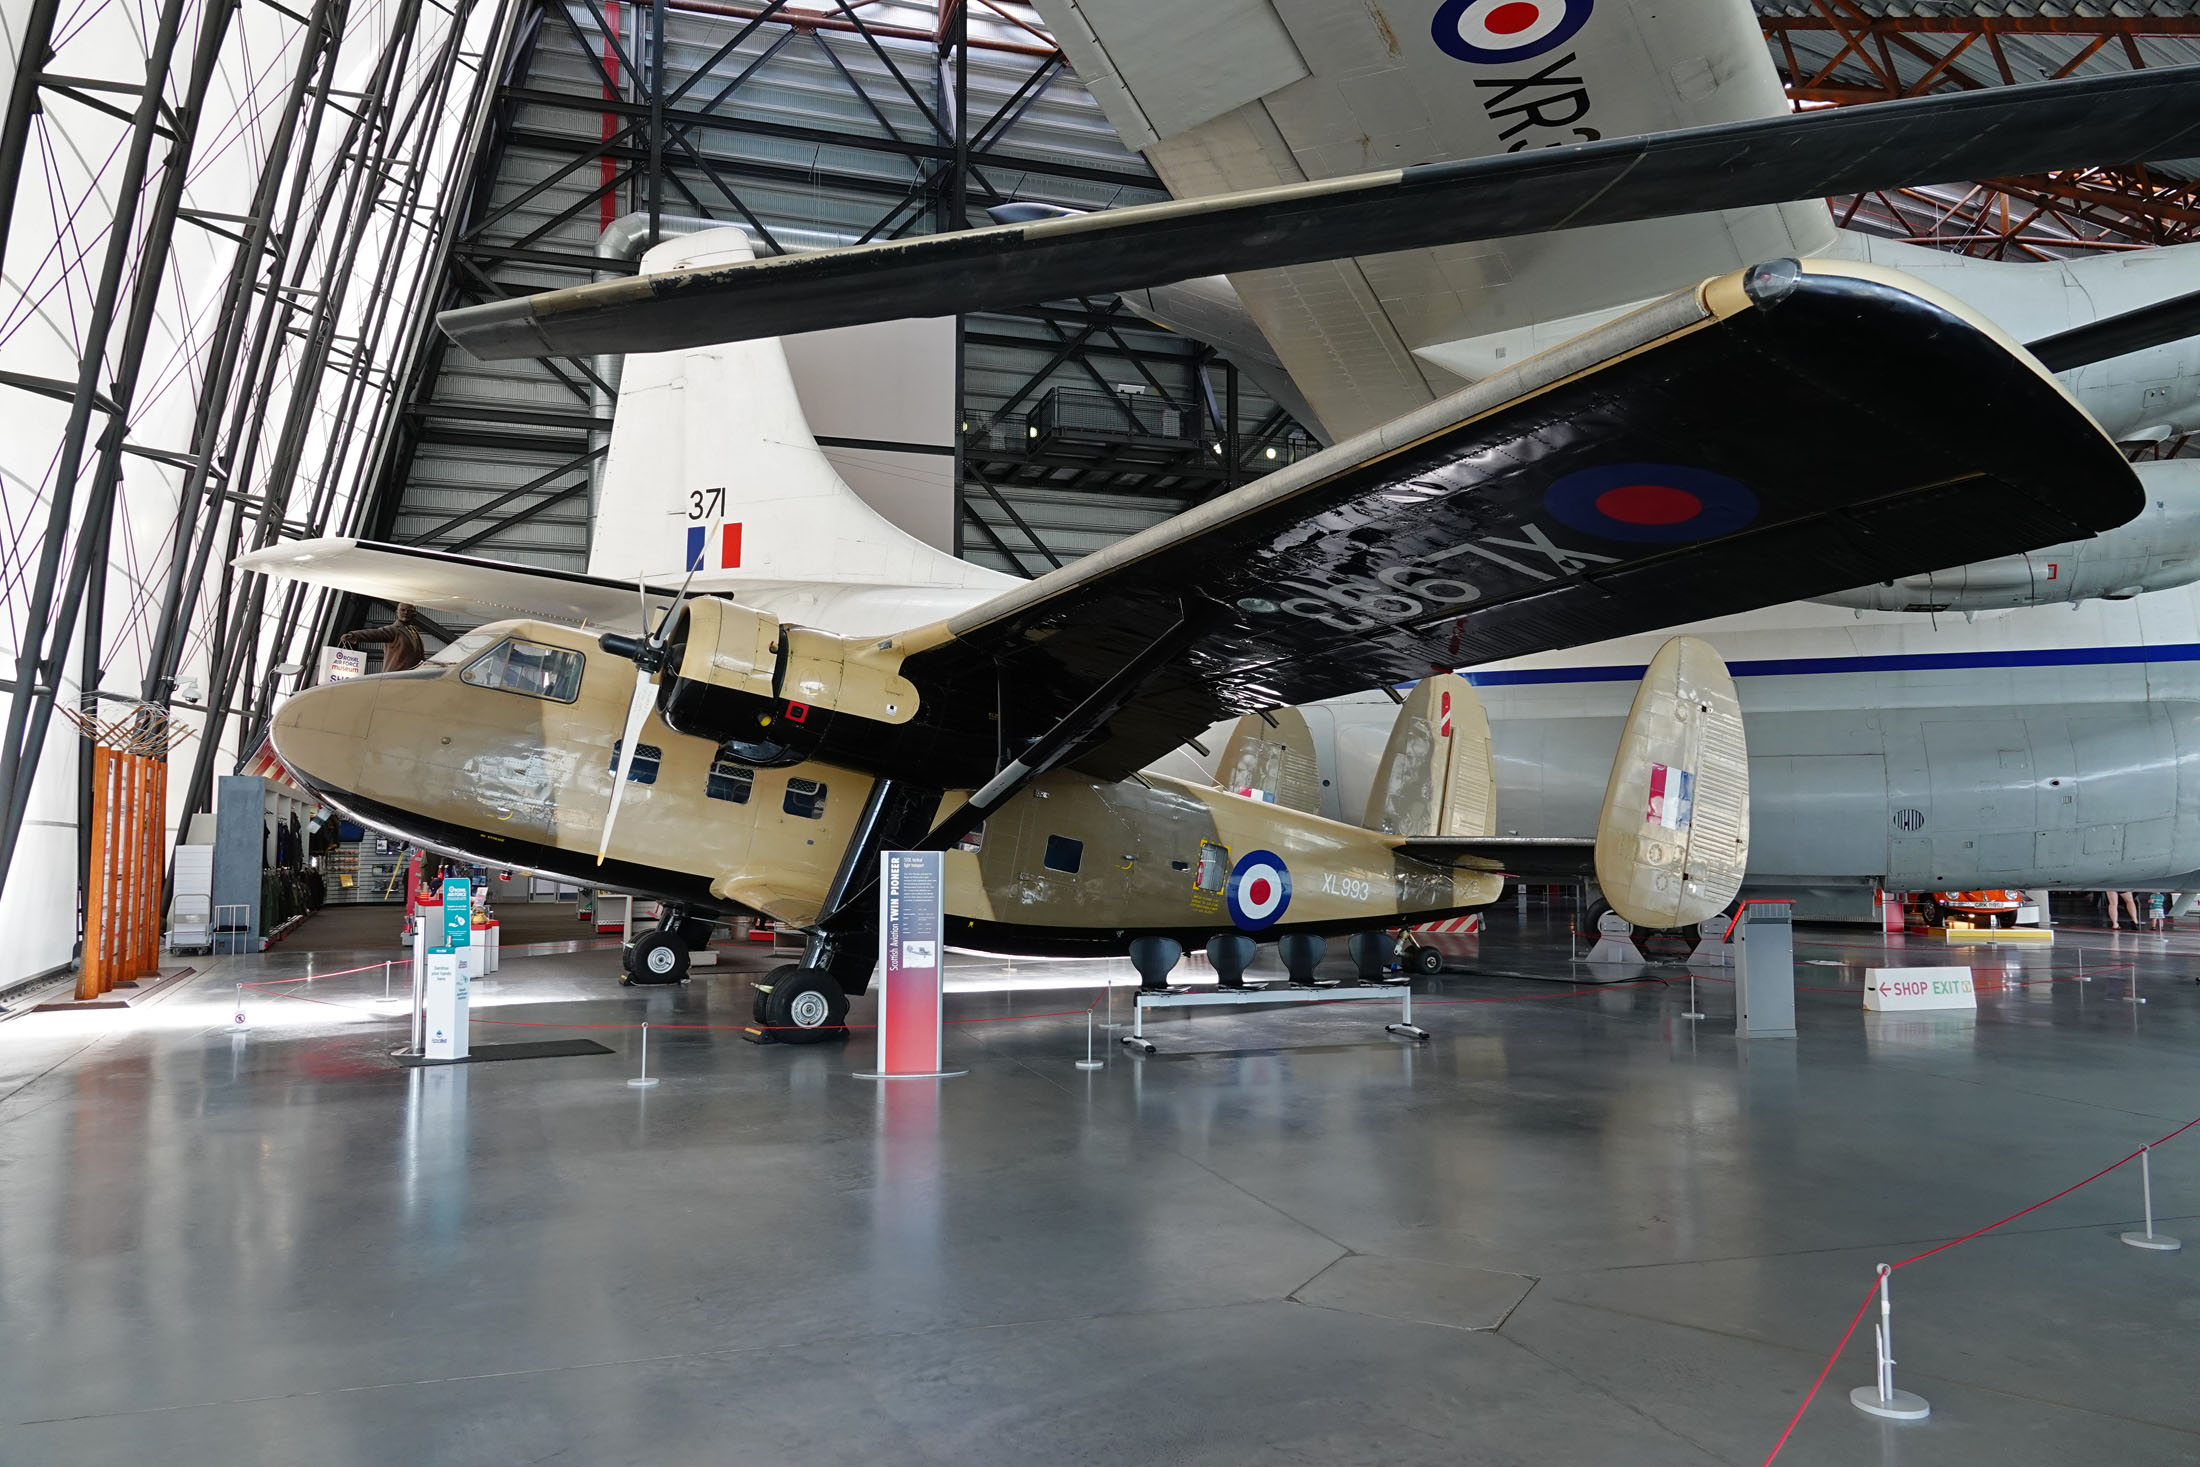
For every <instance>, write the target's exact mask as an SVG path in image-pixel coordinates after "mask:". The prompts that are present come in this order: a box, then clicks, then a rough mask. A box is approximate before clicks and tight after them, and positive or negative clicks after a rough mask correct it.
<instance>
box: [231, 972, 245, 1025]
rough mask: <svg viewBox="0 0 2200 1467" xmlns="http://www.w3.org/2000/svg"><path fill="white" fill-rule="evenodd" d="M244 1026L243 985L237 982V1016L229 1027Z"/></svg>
mask: <svg viewBox="0 0 2200 1467" xmlns="http://www.w3.org/2000/svg"><path fill="white" fill-rule="evenodd" d="M244 1026H245V1024H244V985H243V984H242V983H239V984H238V985H237V1017H236V1021H235V1022H234V1023H233V1024H232V1025H231V1027H232V1028H236V1029H242V1028H243V1027H244Z"/></svg>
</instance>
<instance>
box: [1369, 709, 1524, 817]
mask: <svg viewBox="0 0 2200 1467" xmlns="http://www.w3.org/2000/svg"><path fill="white" fill-rule="evenodd" d="M1360 823H1361V824H1362V825H1365V826H1366V827H1367V828H1368V829H1370V830H1379V831H1382V832H1384V833H1385V834H1387V835H1405V836H1467V837H1472V836H1490V835H1495V834H1496V833H1497V772H1496V766H1495V764H1494V763H1493V762H1492V759H1491V755H1490V720H1489V715H1488V714H1487V713H1485V712H1484V711H1483V709H1482V700H1481V699H1480V698H1478V697H1476V696H1475V694H1474V689H1473V688H1472V687H1470V686H1469V685H1468V683H1467V680H1466V679H1465V678H1463V677H1460V676H1459V675H1458V674H1457V673H1450V672H1446V673H1438V674H1436V675H1435V676H1433V677H1426V678H1423V679H1421V681H1420V682H1418V683H1416V684H1415V685H1414V688H1413V691H1412V692H1411V693H1408V694H1407V695H1406V700H1405V702H1404V703H1403V704H1401V705H1400V706H1399V708H1398V717H1397V721H1396V722H1394V723H1393V724H1392V725H1391V728H1390V744H1389V746H1388V747H1387V748H1385V749H1384V750H1383V762H1382V763H1381V764H1380V765H1379V766H1377V768H1376V771H1375V783H1374V786H1373V787H1372V788H1371V789H1370V790H1369V791H1368V796H1367V815H1366V817H1365V818H1364V819H1362V820H1361V822H1360Z"/></svg>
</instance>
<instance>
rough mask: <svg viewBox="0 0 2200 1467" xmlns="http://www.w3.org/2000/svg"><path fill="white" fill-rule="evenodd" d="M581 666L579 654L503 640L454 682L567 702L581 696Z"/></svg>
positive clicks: (540, 645) (534, 644)
mask: <svg viewBox="0 0 2200 1467" xmlns="http://www.w3.org/2000/svg"><path fill="white" fill-rule="evenodd" d="M583 663H584V659H583V658H582V656H581V654H580V653H578V652H574V651H571V650H569V649H567V648H564V647H546V646H544V645H543V644H542V643H540V642H528V641H522V640H521V639H520V638H518V637H506V638H505V639H504V640H503V641H501V642H499V643H497V644H496V645H495V646H494V647H491V648H490V649H489V650H488V651H486V652H484V653H482V654H481V655H480V656H479V657H476V658H475V659H474V660H473V661H472V662H469V663H467V664H466V670H465V671H463V672H461V673H460V674H459V675H458V680H459V681H460V682H462V683H468V684H471V685H472V686H474V687H477V688H494V689H496V690H497V691H498V692H500V693H521V694H524V695H526V696H527V697H530V698H547V699H549V700H550V701H551V702H553V703H571V702H573V701H574V700H575V699H577V698H579V697H580V695H581V668H582V666H583Z"/></svg>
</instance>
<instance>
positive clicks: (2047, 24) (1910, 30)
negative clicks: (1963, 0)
mask: <svg viewBox="0 0 2200 1467" xmlns="http://www.w3.org/2000/svg"><path fill="white" fill-rule="evenodd" d="M1894 8H1895V7H1890V6H1889V5H1887V4H1886V3H1885V0H1759V3H1758V6H1757V10H1758V15H1759V19H1760V21H1761V22H1762V24H1763V27H1764V32H1765V39H1766V41H1767V43H1768V44H1769V45H1770V46H1771V48H1772V56H1773V60H1774V62H1775V64H1776V65H1777V66H1778V67H1779V69H1780V75H1781V78H1782V80H1783V81H1785V82H1786V84H1787V89H1788V95H1789V96H1790V97H1791V98H1793V99H1794V102H1795V105H1796V107H1797V108H1798V110H1801V109H1804V108H1809V107H1822V106H1847V105H1850V104H1853V103H1857V102H1877V101H1885V100H1889V99H1892V98H1897V97H1916V96H1924V95H1927V94H1929V93H1934V92H1949V91H1969V90H1975V89H1977V88H1981V87H1993V86H2007V85H2012V84H2014V83H2017V82H2031V81H2042V80H2058V79H2061V78H2064V77H2071V76H2084V75H2098V74H2100V73H2102V72H2106V71H2119V70H2143V69H2145V68H2147V67H2150V66H2169V65H2179V64H2184V63H2188V62H2191V61H2194V60H2196V59H2200V16H2196V15H2195V14H2194V13H2193V9H2192V7H2191V6H2190V5H2189V4H2184V3H2178V4H2175V5H2171V4H2166V3H2159V0H2157V3H2150V4H2139V5H2117V6H2114V7H2113V8H2112V9H2111V8H2109V7H2103V8H2104V9H2111V13H2107V14H2094V15H2088V14H2037V13H2027V12H2031V11H2035V10H2037V9H2040V8H2041V7H2035V6H2031V5H2023V6H2009V7H2005V9H2004V13H1998V14H1996V13H1987V12H1990V11H1992V10H1993V9H1994V7H1991V6H1983V5H1976V4H1964V5H1957V4H1931V3H1920V4H1909V5H1903V6H1901V7H1899V10H1900V12H1901V13H1899V14H1891V13H1888V12H1889V11H1890V10H1891V9H1894ZM2056 8H2057V9H2065V8H2068V7H2056ZM2135 12H2137V13H2135ZM1831 202H1832V205H1833V209H1834V214H1835V217H1836V218H1837V219H1838V220H1840V222H1841V223H1842V224H1843V225H1844V226H1846V227H1850V228H1856V229H1863V230H1867V231H1869V232H1871V233H1874V234H1884V235H1889V236H1892V237H1894V238H1897V239H1903V240H1907V241H1909V242H1912V243H1916V244H1923V245H1931V246H1934V247H1936V248H1940V249H1946V250H1951V251H1955V252H1959V253H1963V254H1970V255H1977V256H1980V257H1983V258H1988V259H2010V260H2027V259H2049V258H2054V257H2056V256H2062V255H2071V254H2088V253H2095V252H2099V251H2104V250H2129V249H2144V248H2147V247H2149V246H2152V245H2165V244H2183V243H2187V242H2190V241H2192V240H2194V239H2200V186H2196V183H2195V180H2194V178H2193V176H2192V173H2191V170H2189V169H2181V168H2175V167H2173V168H2170V169H2166V170H2165V169H2159V168H2147V167H2132V168H2096V169H2084V170H2079V171H2074V172H2066V173H2049V174H2040V175H2036V176H2032V177H2025V178H1997V179H1984V180H1978V181H1975V182H1970V183H1963V184H1951V185H1945V186H1939V187H1932V188H1918V189H1900V190H1887V191H1882V192H1876V193H1871V194H1862V195H1856V196H1852V197H1848V198H1840V199H1834V200H1832V201H1831Z"/></svg>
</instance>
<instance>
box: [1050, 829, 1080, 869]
mask: <svg viewBox="0 0 2200 1467" xmlns="http://www.w3.org/2000/svg"><path fill="white" fill-rule="evenodd" d="M1083 864H1085V843H1084V842H1083V841H1081V840H1071V839H1070V838H1069V837H1068V836H1066V835H1050V836H1048V837H1047V854H1046V868H1047V870H1049V871H1066V872H1068V873H1069V874H1070V875H1072V876H1075V875H1076V874H1077V868H1078V867H1079V866H1082V865H1083Z"/></svg>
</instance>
